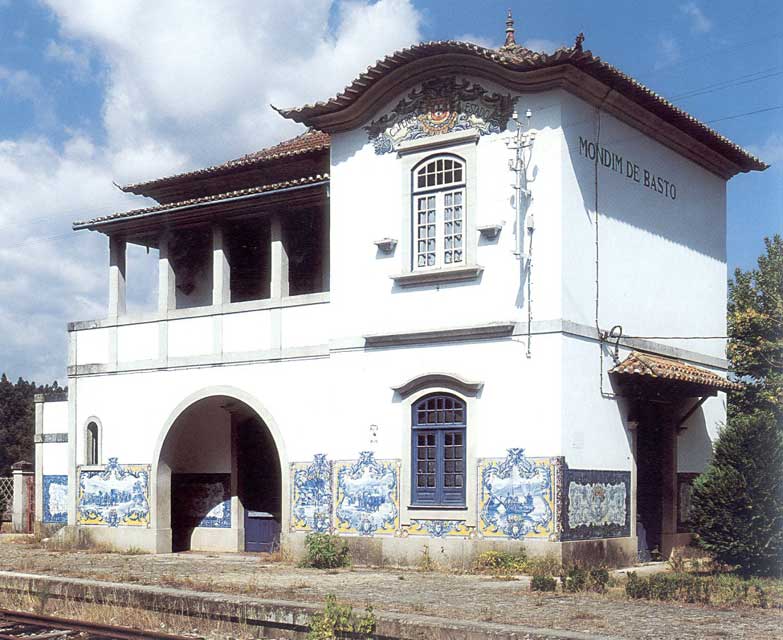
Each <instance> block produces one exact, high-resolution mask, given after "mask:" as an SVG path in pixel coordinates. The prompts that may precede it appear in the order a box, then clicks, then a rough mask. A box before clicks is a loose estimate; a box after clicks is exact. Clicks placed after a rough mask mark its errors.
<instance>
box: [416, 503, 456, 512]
mask: <svg viewBox="0 0 783 640" xmlns="http://www.w3.org/2000/svg"><path fill="white" fill-rule="evenodd" d="M467 510H468V508H467V507H466V506H460V505H448V506H441V505H432V504H411V505H408V511H467Z"/></svg>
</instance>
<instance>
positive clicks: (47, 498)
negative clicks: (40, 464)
mask: <svg viewBox="0 0 783 640" xmlns="http://www.w3.org/2000/svg"><path fill="white" fill-rule="evenodd" d="M43 521H44V523H45V524H66V523H67V522H68V476H62V475H47V476H44V477H43Z"/></svg>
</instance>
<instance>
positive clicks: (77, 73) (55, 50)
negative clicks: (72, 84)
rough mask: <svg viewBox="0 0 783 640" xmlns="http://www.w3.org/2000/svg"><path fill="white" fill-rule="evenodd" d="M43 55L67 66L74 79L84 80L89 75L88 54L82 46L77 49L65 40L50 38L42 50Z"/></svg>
mask: <svg viewBox="0 0 783 640" xmlns="http://www.w3.org/2000/svg"><path fill="white" fill-rule="evenodd" d="M44 57H45V58H46V59H47V60H52V61H55V62H59V63H61V64H64V65H67V66H69V67H70V68H71V72H72V77H73V78H74V80H77V81H79V82H84V81H86V80H88V79H89V77H90V54H89V52H88V51H87V50H86V49H84V48H82V49H77V48H76V47H73V46H71V45H70V44H67V43H65V42H55V41H54V40H50V41H49V44H47V45H46V49H45V50H44Z"/></svg>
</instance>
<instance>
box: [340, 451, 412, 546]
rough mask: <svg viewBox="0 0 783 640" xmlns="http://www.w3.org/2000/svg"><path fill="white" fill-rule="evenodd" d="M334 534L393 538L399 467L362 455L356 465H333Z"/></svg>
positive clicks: (369, 453) (394, 462)
mask: <svg viewBox="0 0 783 640" xmlns="http://www.w3.org/2000/svg"><path fill="white" fill-rule="evenodd" d="M333 477H334V486H335V488H336V491H335V494H336V495H335V505H334V531H335V533H345V534H359V535H365V536H372V535H378V534H388V535H393V534H394V533H395V532H396V531H397V530H398V529H399V527H400V489H399V487H400V483H399V478H400V463H399V461H398V460H376V459H375V454H374V453H373V452H372V451H362V452H361V453H360V454H359V460H358V461H357V462H346V461H342V462H335V463H334V466H333Z"/></svg>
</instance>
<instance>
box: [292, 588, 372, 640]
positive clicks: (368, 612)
mask: <svg viewBox="0 0 783 640" xmlns="http://www.w3.org/2000/svg"><path fill="white" fill-rule="evenodd" d="M375 625H376V621H375V614H374V613H373V611H372V606H371V605H367V608H366V609H365V610H364V615H363V616H356V615H354V613H353V607H351V605H348V604H340V603H338V602H337V598H336V597H335V596H334V594H333V593H330V594H328V595H327V596H326V606H325V607H324V610H323V613H316V614H315V615H314V616H313V617H312V618H311V619H310V633H309V634H308V636H307V637H308V638H309V639H310V640H330V639H331V638H338V637H344V635H345V634H347V633H350V634H351V636H352V637H354V638H356V637H359V638H362V637H364V638H369V637H370V634H372V633H373V632H374V631H375Z"/></svg>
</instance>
